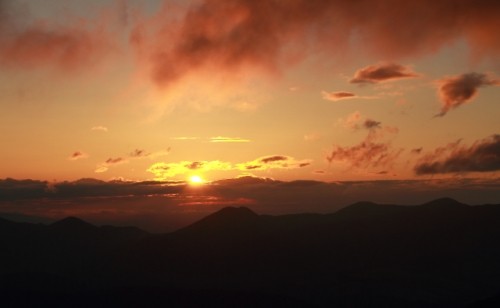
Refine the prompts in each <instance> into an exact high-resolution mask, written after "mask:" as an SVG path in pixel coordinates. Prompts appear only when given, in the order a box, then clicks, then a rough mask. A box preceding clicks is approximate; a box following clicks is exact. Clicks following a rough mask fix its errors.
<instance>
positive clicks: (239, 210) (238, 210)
mask: <svg viewBox="0 0 500 308" xmlns="http://www.w3.org/2000/svg"><path fill="white" fill-rule="evenodd" d="M214 215H217V216H231V217H234V218H236V217H256V216H259V215H257V214H256V213H255V212H254V211H252V210H251V209H249V208H247V207H244V206H241V207H234V206H228V207H225V208H222V209H220V210H219V211H217V212H215V213H213V214H212V215H210V216H214Z"/></svg>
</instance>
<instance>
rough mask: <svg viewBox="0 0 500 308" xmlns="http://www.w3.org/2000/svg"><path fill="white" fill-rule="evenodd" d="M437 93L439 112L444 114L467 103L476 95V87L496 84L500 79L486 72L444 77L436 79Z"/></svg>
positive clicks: (441, 114)
mask: <svg viewBox="0 0 500 308" xmlns="http://www.w3.org/2000/svg"><path fill="white" fill-rule="evenodd" d="M438 85H439V89H438V94H439V97H440V99H441V104H442V106H441V112H440V113H439V114H437V116H440V117H442V116H444V115H445V114H446V113H448V111H450V110H452V109H455V108H457V107H460V106H461V105H463V104H465V103H469V102H471V101H472V99H473V98H474V97H475V96H476V95H477V92H478V89H479V88H480V87H484V86H498V85H500V80H498V79H494V78H492V77H491V76H488V75H486V74H479V73H468V74H462V75H458V76H451V77H446V78H443V79H441V80H438Z"/></svg>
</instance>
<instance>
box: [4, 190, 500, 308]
mask: <svg viewBox="0 0 500 308" xmlns="http://www.w3.org/2000/svg"><path fill="white" fill-rule="evenodd" d="M0 249H1V253H0V275H1V276H0V290H1V291H0V292H2V293H3V294H2V295H3V296H2V298H3V301H4V303H7V304H10V305H16V306H19V305H32V304H33V303H37V302H40V301H42V302H45V303H52V304H54V305H61V306H64V305H66V306H67V305H71V306H73V307H75V306H79V305H80V306H86V307H87V306H94V307H95V306H98V307H100V306H102V307H109V306H113V305H115V306H151V304H161V305H167V306H168V305H172V306H219V307H220V306H231V307H234V306H239V307H242V306H243V307H244V306H248V307H255V306H272V307H277V306H287V307H289V306H318V307H322V306H324V307H332V306H334V307H370V306H371V307H429V306H434V307H447V306H448V307H461V306H467V305H469V306H474V305H478V306H481V307H484V305H488V303H495V302H498V294H500V205H482V206H468V205H464V204H461V203H458V202H457V201H455V200H451V199H440V200H435V201H432V202H430V203H427V204H423V205H421V206H411V207H410V206H397V205H379V204H374V203H369V202H361V203H356V204H353V205H351V206H349V207H347V208H344V209H342V210H340V211H338V212H336V213H334V214H328V215H319V214H300V215H284V216H266V215H257V214H256V213H254V212H252V211H251V210H249V209H247V208H225V209H222V210H221V211H219V212H216V213H214V214H212V215H210V216H208V217H206V218H204V219H202V220H200V221H199V222H197V223H195V224H193V225H191V226H188V227H186V228H184V229H181V230H178V231H176V232H173V233H170V234H163V235H151V234H148V233H146V232H143V231H140V230H138V229H135V228H115V227H96V226H93V225H90V224H87V223H85V222H83V221H81V220H78V219H76V218H67V219H65V220H63V221H59V222H56V223H53V224H52V225H49V226H45V225H40V224H38V225H36V224H26V223H14V222H10V221H7V220H0ZM0 304H1V303H0Z"/></svg>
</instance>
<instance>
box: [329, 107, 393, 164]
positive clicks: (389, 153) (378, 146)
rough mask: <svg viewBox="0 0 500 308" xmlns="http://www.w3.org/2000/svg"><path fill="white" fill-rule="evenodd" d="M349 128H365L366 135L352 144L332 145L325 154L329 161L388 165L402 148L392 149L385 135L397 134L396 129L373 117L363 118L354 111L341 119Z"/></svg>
mask: <svg viewBox="0 0 500 308" xmlns="http://www.w3.org/2000/svg"><path fill="white" fill-rule="evenodd" d="M342 122H343V124H344V126H345V127H347V128H350V129H354V130H359V129H364V130H367V131H368V133H367V135H366V137H365V138H364V139H363V140H362V141H361V142H360V143H359V144H356V145H353V146H340V145H334V147H333V150H332V151H331V152H330V154H328V155H327V156H326V160H327V161H328V162H330V163H334V162H336V163H345V164H347V165H348V166H350V167H354V168H365V169H366V168H380V167H390V166H391V165H393V164H394V163H395V160H396V158H398V157H399V155H400V154H401V152H402V150H401V149H394V148H393V147H392V145H391V142H390V141H389V140H385V139H386V138H385V137H386V136H393V135H395V134H397V132H398V129H397V128H395V127H391V126H382V123H381V122H379V121H375V120H373V119H368V118H366V119H363V117H362V116H361V114H360V113H359V112H354V113H352V114H351V115H349V116H348V117H347V119H346V120H343V121H342Z"/></svg>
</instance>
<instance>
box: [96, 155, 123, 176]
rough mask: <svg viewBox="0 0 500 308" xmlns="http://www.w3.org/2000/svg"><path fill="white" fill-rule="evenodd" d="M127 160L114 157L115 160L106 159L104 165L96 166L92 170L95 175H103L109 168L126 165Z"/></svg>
mask: <svg viewBox="0 0 500 308" xmlns="http://www.w3.org/2000/svg"><path fill="white" fill-rule="evenodd" d="M128 162H129V160H128V159H126V158H123V157H115V158H112V157H110V158H108V159H106V161H105V162H104V163H101V164H99V165H97V167H96V169H95V170H94V172H95V173H103V172H106V171H108V170H109V168H110V167H112V166H116V165H121V164H126V163H128Z"/></svg>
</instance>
